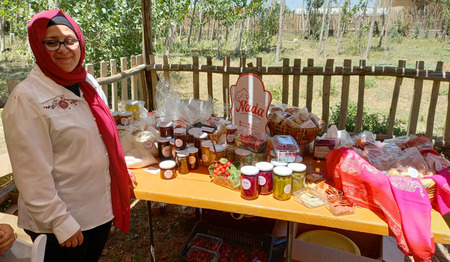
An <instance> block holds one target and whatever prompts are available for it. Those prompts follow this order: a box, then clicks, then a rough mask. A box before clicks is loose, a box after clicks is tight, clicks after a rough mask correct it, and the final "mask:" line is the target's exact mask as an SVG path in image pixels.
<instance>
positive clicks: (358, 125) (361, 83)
mask: <svg viewBox="0 0 450 262" xmlns="http://www.w3.org/2000/svg"><path fill="white" fill-rule="evenodd" d="M365 66H366V60H364V59H362V60H359V67H360V68H361V69H362V68H364V67H365ZM358 78H359V79H358V104H357V108H356V121H355V130H353V132H355V133H361V129H362V120H363V119H362V118H363V114H364V92H365V89H366V76H365V75H359V77H358Z"/></svg>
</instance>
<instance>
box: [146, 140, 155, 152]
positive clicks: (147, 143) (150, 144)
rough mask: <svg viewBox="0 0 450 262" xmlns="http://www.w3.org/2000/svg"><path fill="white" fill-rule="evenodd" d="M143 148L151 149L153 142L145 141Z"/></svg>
mask: <svg viewBox="0 0 450 262" xmlns="http://www.w3.org/2000/svg"><path fill="white" fill-rule="evenodd" d="M144 148H145V149H147V150H151V149H152V148H153V142H152V141H145V143H144Z"/></svg>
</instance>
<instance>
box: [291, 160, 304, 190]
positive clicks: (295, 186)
mask: <svg viewBox="0 0 450 262" xmlns="http://www.w3.org/2000/svg"><path fill="white" fill-rule="evenodd" d="M288 167H289V168H290V169H291V170H292V194H294V193H295V192H297V191H299V190H300V189H303V188H304V187H305V185H304V184H303V182H304V180H305V175H306V165H305V164H302V163H289V164H288Z"/></svg>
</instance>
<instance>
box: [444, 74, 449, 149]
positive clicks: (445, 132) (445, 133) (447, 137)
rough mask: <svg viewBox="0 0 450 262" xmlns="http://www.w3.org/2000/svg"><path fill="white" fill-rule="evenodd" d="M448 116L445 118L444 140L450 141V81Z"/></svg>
mask: <svg viewBox="0 0 450 262" xmlns="http://www.w3.org/2000/svg"><path fill="white" fill-rule="evenodd" d="M447 93H448V94H447V101H448V102H447V116H446V118H445V128H444V139H443V140H444V141H450V82H449V83H448V89H447Z"/></svg>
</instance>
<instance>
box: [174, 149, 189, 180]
mask: <svg viewBox="0 0 450 262" xmlns="http://www.w3.org/2000/svg"><path fill="white" fill-rule="evenodd" d="M176 162H177V167H178V174H187V173H189V152H188V151H186V150H181V151H177V160H176Z"/></svg>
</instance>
